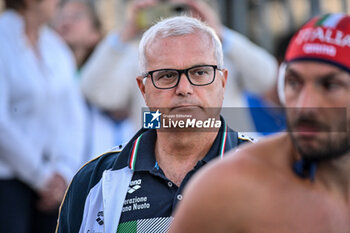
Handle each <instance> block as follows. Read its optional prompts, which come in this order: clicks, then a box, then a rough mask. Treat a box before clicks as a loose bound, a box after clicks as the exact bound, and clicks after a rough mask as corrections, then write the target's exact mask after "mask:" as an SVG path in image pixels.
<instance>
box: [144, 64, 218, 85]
mask: <svg viewBox="0 0 350 233" xmlns="http://www.w3.org/2000/svg"><path fill="white" fill-rule="evenodd" d="M216 70H221V69H219V68H218V67H217V66H216V65H200V66H193V67H190V68H188V69H184V70H177V69H160V70H152V71H149V72H148V73H146V74H144V78H147V77H151V79H152V83H153V85H154V86H155V87H156V88H158V89H170V88H174V87H176V86H177V85H178V84H179V82H180V78H181V75H182V74H185V75H186V77H187V79H188V81H189V82H190V83H191V84H192V85H193V86H206V85H209V84H211V83H212V82H214V80H215V73H216Z"/></svg>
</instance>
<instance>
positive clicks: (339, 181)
mask: <svg viewBox="0 0 350 233" xmlns="http://www.w3.org/2000/svg"><path fill="white" fill-rule="evenodd" d="M317 180H318V181H319V183H320V184H321V185H322V186H323V187H325V188H326V189H327V190H329V191H330V192H332V193H334V194H335V195H337V196H339V197H340V198H342V199H343V200H345V201H346V202H347V203H348V204H349V205H350V154H349V153H348V154H346V155H343V156H342V157H340V158H337V159H334V160H328V161H323V162H320V163H319V164H318V168H317V172H316V181H317Z"/></svg>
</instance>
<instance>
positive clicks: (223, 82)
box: [219, 69, 228, 89]
mask: <svg viewBox="0 0 350 233" xmlns="http://www.w3.org/2000/svg"><path fill="white" fill-rule="evenodd" d="M219 73H221V75H222V87H223V88H224V89H225V87H226V82H227V77H228V70H227V69H222V70H219Z"/></svg>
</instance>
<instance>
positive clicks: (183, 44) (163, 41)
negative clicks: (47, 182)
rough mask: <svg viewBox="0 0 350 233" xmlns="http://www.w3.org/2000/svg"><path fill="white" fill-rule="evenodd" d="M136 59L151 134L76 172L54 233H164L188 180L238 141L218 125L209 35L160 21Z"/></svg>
mask: <svg viewBox="0 0 350 233" xmlns="http://www.w3.org/2000/svg"><path fill="white" fill-rule="evenodd" d="M139 53H140V54H139V55H140V56H139V57H140V68H141V73H142V75H140V76H138V77H137V84H138V86H139V89H140V91H141V93H142V95H143V97H144V99H145V102H146V103H147V105H148V107H149V108H150V110H151V112H144V116H145V119H144V120H145V124H144V127H145V128H149V127H151V128H152V126H153V128H156V129H145V128H144V129H141V130H140V131H139V132H138V133H137V134H136V135H135V136H134V137H133V138H132V139H131V140H130V141H129V143H128V144H127V145H126V146H125V147H124V148H120V149H118V150H116V151H112V152H109V153H106V154H104V155H102V156H100V157H99V158H97V159H96V160H94V161H92V162H90V163H88V164H87V165H86V166H85V167H84V168H82V169H81V170H80V171H79V173H78V174H77V175H76V176H75V178H74V179H73V182H72V184H71V186H70V187H69V189H68V191H67V196H66V198H65V200H64V202H63V204H62V207H61V213H60V218H59V224H58V228H57V229H58V232H125V231H132V232H140V231H143V232H145V231H146V232H165V231H166V230H167V229H168V227H169V225H170V223H171V221H172V217H171V215H172V212H173V210H174V208H175V207H176V205H177V204H178V202H179V201H181V200H182V191H183V189H184V187H185V186H186V184H187V182H188V181H189V180H190V178H191V177H192V175H193V174H194V173H196V172H197V171H198V170H199V169H201V168H202V167H203V166H204V165H205V164H207V163H208V162H209V161H210V160H212V159H214V158H217V157H222V156H223V154H224V152H225V151H228V150H230V149H232V148H234V147H236V146H237V145H239V144H240V143H242V142H243V141H245V140H244V139H242V138H240V137H239V136H238V133H237V132H234V131H232V130H231V129H229V128H228V127H227V125H226V123H225V121H224V119H223V118H222V117H220V109H221V106H222V101H223V98H224V90H225V85H226V80H227V70H225V69H224V68H223V54H222V48H221V42H220V40H219V39H218V37H217V35H216V34H215V32H214V30H213V29H212V28H210V27H208V26H206V25H205V24H203V23H202V22H201V21H199V20H197V19H194V18H190V17H185V16H179V17H174V18H169V19H166V20H164V21H161V22H159V23H157V24H156V25H154V26H153V27H151V28H150V29H149V30H147V31H146V32H145V33H144V35H143V38H142V40H141V42H140V47H139ZM147 114H149V115H147ZM147 117H149V118H147ZM161 120H163V121H161ZM203 128H205V129H203Z"/></svg>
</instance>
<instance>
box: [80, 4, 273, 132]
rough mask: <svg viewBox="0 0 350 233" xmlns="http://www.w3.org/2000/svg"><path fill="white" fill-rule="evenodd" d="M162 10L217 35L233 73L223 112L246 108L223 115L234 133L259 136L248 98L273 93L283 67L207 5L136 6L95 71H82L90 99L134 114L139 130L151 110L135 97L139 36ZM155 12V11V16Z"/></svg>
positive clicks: (95, 59) (104, 47)
mask: <svg viewBox="0 0 350 233" xmlns="http://www.w3.org/2000/svg"><path fill="white" fill-rule="evenodd" d="M161 2H162V3H161ZM164 2H165V3H164ZM162 4H163V5H164V4H170V5H173V6H174V5H175V6H174V10H175V11H176V12H173V13H179V12H180V13H181V14H191V15H193V16H194V17H196V18H200V19H201V20H203V21H205V22H206V23H207V24H208V25H210V26H211V27H213V28H214V29H215V30H216V32H217V34H218V35H219V37H220V39H221V41H222V44H223V50H224V61H225V64H226V66H227V68H228V70H229V77H228V82H227V88H226V92H225V99H224V103H223V107H241V108H240V109H239V110H238V109H232V108H230V109H226V110H225V109H224V111H223V115H224V116H225V118H226V119H227V120H228V124H229V125H230V126H231V127H232V128H235V129H238V130H241V131H250V132H253V131H255V127H254V125H253V121H252V119H251V116H250V112H249V109H247V108H244V107H247V106H248V105H247V102H246V99H245V96H244V94H243V92H244V91H249V92H252V93H255V94H258V95H260V94H262V93H264V92H266V91H267V90H269V89H270V88H272V87H273V86H274V84H275V81H276V76H277V62H276V60H275V59H274V58H273V56H271V55H270V54H269V53H267V52H266V51H265V50H264V49H262V48H260V47H258V46H257V45H255V44H253V43H252V42H251V41H249V40H248V39H247V38H246V37H244V36H243V35H241V34H239V33H237V32H235V31H233V30H230V29H228V28H227V27H225V26H224V25H222V24H221V23H220V20H219V17H218V15H217V14H216V12H215V11H214V10H213V8H212V7H211V6H210V5H208V3H207V2H205V1H202V0H200V1H193V0H170V1H159V0H141V1H140V0H139V1H130V2H129V6H128V8H127V9H128V10H127V16H126V20H125V23H124V26H123V28H122V29H121V31H120V32H112V33H110V34H109V35H108V36H107V37H106V38H105V39H104V41H102V42H101V44H100V45H99V46H98V48H97V49H96V52H95V53H94V54H93V55H92V57H91V59H90V60H89V63H90V65H89V66H88V67H86V69H82V88H83V92H84V93H85V95H86V97H87V98H88V99H89V100H90V101H91V102H93V103H95V104H96V105H98V106H100V107H101V108H103V109H106V110H111V111H114V110H116V109H128V108H129V109H130V110H131V115H132V118H133V121H134V122H135V124H137V125H139V123H140V122H141V120H140V118H141V106H145V104H144V102H143V99H142V96H141V95H140V94H139V93H137V92H135V88H136V85H135V83H134V81H133V77H135V76H136V75H137V69H135V67H136V66H137V48H136V45H137V42H138V39H139V35H140V34H141V33H142V32H143V31H144V30H145V27H144V25H149V24H150V22H146V23H145V22H142V20H148V21H150V20H149V17H147V16H150V15H152V9H155V8H156V7H157V6H158V9H159V6H160V5H162ZM214 4H215V3H214ZM176 5H177V6H176ZM147 12H149V13H147ZM155 12H157V11H156V10H153V14H155ZM168 13H169V12H168ZM140 21H141V23H140Z"/></svg>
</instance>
